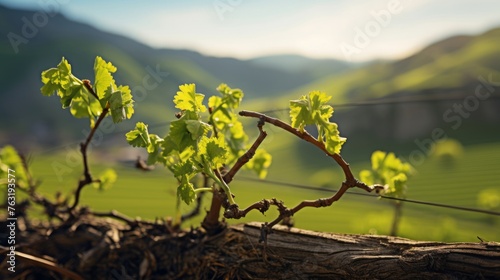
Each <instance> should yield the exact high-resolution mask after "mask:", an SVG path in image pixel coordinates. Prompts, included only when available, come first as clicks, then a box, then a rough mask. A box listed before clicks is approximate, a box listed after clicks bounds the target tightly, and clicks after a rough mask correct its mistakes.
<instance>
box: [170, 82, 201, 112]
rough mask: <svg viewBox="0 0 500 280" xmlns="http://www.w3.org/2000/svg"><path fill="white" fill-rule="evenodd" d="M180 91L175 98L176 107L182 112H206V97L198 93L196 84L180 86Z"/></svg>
mask: <svg viewBox="0 0 500 280" xmlns="http://www.w3.org/2000/svg"><path fill="white" fill-rule="evenodd" d="M179 89H180V91H178V92H177V94H176V95H175V97H174V103H175V107H176V108H178V109H180V110H186V111H192V112H197V113H198V112H205V111H206V110H207V108H206V107H205V105H203V103H202V102H203V98H204V97H205V95H203V94H201V93H196V85H195V84H185V85H181V86H179Z"/></svg>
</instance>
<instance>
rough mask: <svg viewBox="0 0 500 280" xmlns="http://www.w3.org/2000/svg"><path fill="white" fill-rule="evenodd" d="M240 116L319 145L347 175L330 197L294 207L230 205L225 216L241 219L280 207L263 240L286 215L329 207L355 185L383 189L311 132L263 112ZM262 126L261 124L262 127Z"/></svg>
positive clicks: (265, 226)
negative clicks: (356, 174)
mask: <svg viewBox="0 0 500 280" xmlns="http://www.w3.org/2000/svg"><path fill="white" fill-rule="evenodd" d="M239 114H240V116H244V117H252V118H258V119H259V124H260V123H261V122H267V123H270V124H272V125H275V126H277V127H279V128H281V129H283V130H285V131H288V132H290V133H292V134H293V135H295V136H297V137H299V138H301V139H303V140H305V141H307V142H309V143H311V144H313V145H314V146H316V147H318V148H319V149H320V150H322V151H323V152H324V153H325V154H327V155H328V156H329V157H331V158H333V159H334V160H335V161H336V162H337V164H338V165H339V166H340V167H341V168H342V171H343V172H344V175H345V181H344V182H342V186H341V187H340V189H339V190H338V191H337V192H336V193H335V194H334V195H333V196H331V197H328V198H320V199H316V200H304V201H302V202H300V203H299V204H298V205H297V206H295V207H293V208H291V209H290V208H287V207H286V206H285V205H284V204H283V203H282V202H281V201H279V202H278V201H277V200H276V199H272V200H266V199H264V200H262V201H260V202H257V203H254V204H252V205H251V206H249V207H247V208H246V209H244V210H239V209H238V207H237V206H232V207H229V208H228V209H227V210H226V212H225V214H224V216H225V217H226V218H235V219H239V218H241V217H244V216H245V215H246V214H247V213H248V212H250V211H251V210H254V209H258V210H259V211H261V212H265V211H267V210H268V209H269V205H275V206H277V208H278V211H279V213H280V214H279V216H278V217H277V218H276V219H275V220H274V221H272V222H270V223H265V224H263V225H262V234H261V241H266V239H267V234H269V233H270V232H271V229H272V227H273V226H274V225H276V224H278V223H279V222H280V221H281V220H283V218H286V217H291V216H293V215H294V214H295V213H297V212H298V211H300V210H301V209H303V208H305V207H315V208H319V207H328V206H330V205H332V204H333V203H334V202H335V201H337V200H339V199H340V198H341V197H342V196H343V195H344V194H345V192H346V191H347V190H348V189H350V188H354V187H358V188H361V189H363V190H365V191H367V192H372V191H373V190H376V191H379V190H380V189H383V186H380V185H374V186H372V187H370V186H368V185H366V184H364V183H362V182H360V181H358V180H357V179H356V178H355V177H354V175H353V174H352V171H351V169H350V167H349V164H348V163H347V162H346V161H345V160H344V159H343V158H342V157H341V156H340V155H339V154H332V153H330V152H328V151H327V150H326V147H325V144H324V143H323V142H320V141H318V140H317V139H315V138H314V137H313V136H312V135H311V134H309V133H308V132H307V131H299V130H297V129H295V128H293V127H291V126H290V125H289V124H287V123H285V122H283V121H281V120H279V119H276V118H272V117H269V116H266V115H264V114H261V113H257V112H252V111H241V112H240V113H239ZM260 127H261V126H259V128H260Z"/></svg>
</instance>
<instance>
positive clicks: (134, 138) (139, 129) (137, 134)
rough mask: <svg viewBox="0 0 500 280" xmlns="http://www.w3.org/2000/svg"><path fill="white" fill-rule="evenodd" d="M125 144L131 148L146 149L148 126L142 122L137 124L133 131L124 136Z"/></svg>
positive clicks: (148, 142)
mask: <svg viewBox="0 0 500 280" xmlns="http://www.w3.org/2000/svg"><path fill="white" fill-rule="evenodd" d="M125 137H126V138H127V142H128V143H129V144H130V145H132V146H133V147H143V148H147V147H148V146H149V145H150V143H151V142H150V141H151V140H150V138H149V132H148V126H147V125H146V124H144V123H143V122H138V123H137V124H136V125H135V129H134V130H131V131H129V132H127V134H125Z"/></svg>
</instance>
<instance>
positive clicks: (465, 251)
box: [233, 223, 500, 279]
mask: <svg viewBox="0 0 500 280" xmlns="http://www.w3.org/2000/svg"><path fill="white" fill-rule="evenodd" d="M233 231H234V232H235V233H238V234H241V235H242V236H244V238H242V240H246V242H247V243H249V245H250V246H256V247H260V248H262V247H267V248H266V249H265V250H264V251H263V252H267V260H268V263H267V264H265V263H264V262H259V261H255V262H249V263H247V264H246V265H245V270H246V273H248V275H251V276H252V277H257V278H261V277H262V278H274V277H279V278H282V279H286V278H303V279H318V278H338V279H500V243H496V242H481V243H480V242H478V243H442V242H424V241H413V240H409V239H404V238H397V237H390V236H374V235H345V234H330V233H317V232H312V231H307V230H300V229H295V228H292V229H288V228H286V227H283V226H281V227H279V228H277V229H275V230H274V233H273V234H271V235H269V236H268V242H267V245H265V244H259V243H258V240H259V237H260V224H259V223H252V224H247V225H245V226H239V227H233ZM273 264H274V265H276V268H274V269H273V268H272V265H273Z"/></svg>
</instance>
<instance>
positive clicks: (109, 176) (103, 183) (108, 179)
mask: <svg viewBox="0 0 500 280" xmlns="http://www.w3.org/2000/svg"><path fill="white" fill-rule="evenodd" d="M117 178H118V175H116V172H115V170H113V169H111V168H108V169H106V170H104V171H103V172H102V173H101V174H100V175H99V182H98V183H94V187H95V188H97V189H99V190H100V191H103V190H106V189H109V188H110V187H111V186H113V184H114V183H115V182H116V179H117Z"/></svg>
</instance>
